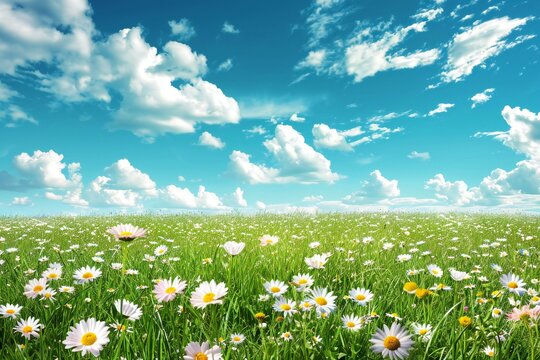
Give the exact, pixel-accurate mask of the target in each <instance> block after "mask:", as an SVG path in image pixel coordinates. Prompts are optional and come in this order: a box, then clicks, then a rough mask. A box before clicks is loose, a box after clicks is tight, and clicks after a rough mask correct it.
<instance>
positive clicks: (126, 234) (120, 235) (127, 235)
mask: <svg viewBox="0 0 540 360" xmlns="http://www.w3.org/2000/svg"><path fill="white" fill-rule="evenodd" d="M131 235H133V233H132V232H131V231H122V232H121V233H120V234H119V235H118V237H121V238H128V237H130V236H131Z"/></svg>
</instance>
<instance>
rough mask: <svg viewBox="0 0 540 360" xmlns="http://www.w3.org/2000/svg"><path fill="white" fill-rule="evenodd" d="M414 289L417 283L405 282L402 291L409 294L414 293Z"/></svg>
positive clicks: (416, 287)
mask: <svg viewBox="0 0 540 360" xmlns="http://www.w3.org/2000/svg"><path fill="white" fill-rule="evenodd" d="M416 289H418V284H416V283H415V282H413V281H409V282H406V283H405V285H403V291H405V292H407V293H409V294H414V293H415V292H416Z"/></svg>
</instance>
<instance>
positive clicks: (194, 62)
mask: <svg viewBox="0 0 540 360" xmlns="http://www.w3.org/2000/svg"><path fill="white" fill-rule="evenodd" d="M90 14H91V9H90V6H89V5H88V3H87V1H86V0H60V1H55V2H46V3H44V2H42V1H37V0H29V1H25V2H24V4H23V5H20V4H19V2H18V1H15V0H8V2H7V3H5V2H4V3H3V4H2V5H0V23H1V24H4V26H3V27H2V28H0V73H4V74H8V75H14V76H19V75H20V76H26V77H28V76H34V79H35V81H37V82H39V83H40V85H41V86H40V87H39V88H40V89H41V90H43V91H47V92H50V93H52V94H53V95H55V96H56V98H57V99H58V100H61V101H65V102H81V101H90V100H97V101H101V102H105V103H107V104H111V102H112V97H113V96H112V94H117V95H118V99H120V100H119V103H118V104H115V105H114V106H112V107H111V110H112V116H113V118H114V120H115V121H114V123H113V124H112V125H111V127H112V128H115V129H125V130H129V131H132V132H133V133H134V134H136V135H137V136H140V137H145V138H147V139H148V140H151V139H152V138H153V137H155V136H157V135H160V134H164V133H186V132H194V131H195V126H196V125H197V124H199V123H205V124H223V123H237V122H238V121H239V119H240V115H239V108H238V104H237V103H236V101H235V100H234V99H233V98H230V97H227V96H225V95H224V94H223V92H222V91H221V89H219V88H218V87H217V86H216V85H214V84H212V83H209V82H207V81H205V80H203V79H201V76H203V75H204V74H205V72H206V58H205V57H204V55H199V54H197V53H195V52H194V51H192V50H191V48H190V47H189V46H187V45H185V44H181V43H178V42H175V41H170V42H168V43H167V44H165V46H164V48H163V50H164V51H163V52H162V53H160V52H158V50H157V49H156V48H155V47H152V46H151V45H150V44H148V43H147V42H146V41H145V40H144V39H143V37H142V30H141V28H139V27H134V28H131V29H124V30H121V31H119V32H117V33H113V34H112V35H110V36H108V37H105V38H103V39H102V40H101V39H100V40H96V41H94V40H93V37H94V34H95V30H94V24H93V22H92V19H91V18H90ZM38 62H39V63H43V64H44V65H46V66H48V67H50V68H51V69H52V70H51V71H49V72H48V73H47V74H44V73H41V72H40V70H39V69H38V68H35V67H34V65H35V64H37V63H38ZM29 70H34V71H29ZM19 73H20V74H19ZM177 84H178V85H177ZM4 92H5V91H4ZM4 97H5V95H4Z"/></svg>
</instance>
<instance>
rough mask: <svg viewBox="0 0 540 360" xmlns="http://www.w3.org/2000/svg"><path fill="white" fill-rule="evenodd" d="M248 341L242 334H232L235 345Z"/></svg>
mask: <svg viewBox="0 0 540 360" xmlns="http://www.w3.org/2000/svg"><path fill="white" fill-rule="evenodd" d="M244 340H246V337H245V336H244V335H242V334H232V335H231V342H232V343H233V344H235V345H238V344H241V343H243V342H244Z"/></svg>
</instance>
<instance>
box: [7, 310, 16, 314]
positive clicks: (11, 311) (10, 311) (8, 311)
mask: <svg viewBox="0 0 540 360" xmlns="http://www.w3.org/2000/svg"><path fill="white" fill-rule="evenodd" d="M6 314H10V315H13V314H15V310H13V309H8V310H6Z"/></svg>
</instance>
